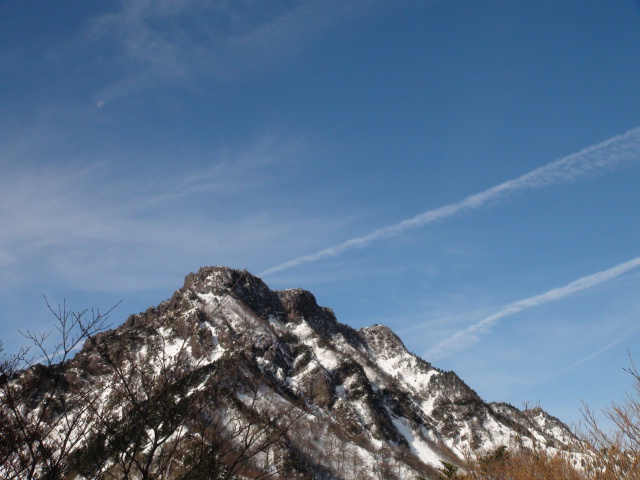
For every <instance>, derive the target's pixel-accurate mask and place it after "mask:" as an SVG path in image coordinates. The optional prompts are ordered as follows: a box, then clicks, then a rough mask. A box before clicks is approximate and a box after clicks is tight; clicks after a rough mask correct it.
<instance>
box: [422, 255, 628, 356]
mask: <svg viewBox="0 0 640 480" xmlns="http://www.w3.org/2000/svg"><path fill="white" fill-rule="evenodd" d="M639 266H640V257H636V258H634V259H632V260H629V261H628V262H624V263H621V264H619V265H616V266H615V267H612V268H609V269H608V270H604V271H602V272H598V273H594V274H592V275H587V276H585V277H581V278H579V279H578V280H575V281H573V282H571V283H569V284H567V285H565V286H563V287H559V288H554V289H552V290H549V291H547V292H545V293H543V294H540V295H535V296H533V297H529V298H525V299H523V300H518V301H517V302H513V303H510V304H509V305H507V306H505V307H503V308H501V309H500V310H499V311H497V312H496V313H493V314H491V315H489V316H488V317H485V318H484V319H482V320H480V321H479V322H477V323H474V324H473V325H470V326H468V327H466V328H465V329H463V330H460V331H458V332H457V333H455V334H454V335H452V336H451V337H449V338H448V339H446V340H444V341H442V342H440V343H438V344H437V345H436V346H435V347H433V348H431V349H430V350H428V351H427V352H426V353H425V354H424V356H425V358H428V359H429V360H438V359H440V358H443V357H446V356H448V355H451V354H452V353H455V352H458V351H460V350H463V349H465V348H467V347H469V346H471V345H473V344H475V343H476V342H478V341H479V339H480V335H482V334H485V333H487V332H488V331H489V330H490V329H491V327H493V326H494V325H495V324H496V323H497V322H498V321H499V320H501V319H503V318H506V317H509V316H511V315H515V314H516V313H519V312H522V311H523V310H527V309H529V308H533V307H537V306H538V305H542V304H545V303H549V302H554V301H556V300H560V299H562V298H565V297H568V296H569V295H573V294H574V293H577V292H580V291H582V290H587V289H589V288H593V287H595V286H597V285H600V284H601V283H604V282H606V281H608V280H612V279H614V278H616V277H619V276H620V275H623V274H624V273H626V272H628V271H630V270H633V269H634V268H637V267H639Z"/></svg>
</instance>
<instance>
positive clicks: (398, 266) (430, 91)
mask: <svg viewBox="0 0 640 480" xmlns="http://www.w3.org/2000/svg"><path fill="white" fill-rule="evenodd" d="M639 51H640V3H638V2H635V1H625V0H617V1H613V2H612V1H609V0H607V1H605V0H601V1H590V0H586V1H585V0H580V1H570V0H568V1H564V2H557V1H545V0H535V1H534V0H531V1H527V0H503V1H501V0H488V1H477V0H473V1H463V0H460V1H457V0H448V1H444V0H443V1H420V0H407V1H387V0H352V1H345V2H339V1H311V0H297V1H287V0H281V1H273V2H263V1H251V0H237V1H234V2H225V1H211V2H200V1H196V0H172V1H169V0H156V1H152V0H123V1H110V2H82V3H76V2H74V3H72V2H50V1H44V0H40V1H36V0H33V1H17V0H7V1H4V2H2V3H0V91H1V92H2V94H1V96H0V192H1V193H0V195H1V198H2V202H1V203H0V220H1V222H2V228H1V229H0V267H1V268H0V286H1V288H0V300H1V301H2V304H3V309H2V313H1V314H0V338H3V339H4V343H5V345H6V347H7V349H8V350H11V349H13V348H16V347H17V346H18V345H20V344H22V338H21V337H20V335H19V334H18V333H17V330H18V329H32V330H47V329H50V328H51V321H52V318H51V316H50V314H48V312H47V309H46V305H45V303H44V301H43V299H42V296H43V295H46V296H47V298H49V300H50V301H52V302H54V303H55V302H58V301H62V300H63V299H66V301H67V303H68V304H69V305H70V306H71V307H72V308H76V309H80V308H85V307H91V306H95V307H99V308H101V309H103V310H104V309H108V308H109V307H111V306H112V305H114V304H116V303H117V302H118V301H122V303H121V304H120V305H119V306H118V307H117V308H116V310H115V311H114V313H113V314H112V316H111V320H112V322H113V323H114V324H119V323H120V322H122V321H124V319H125V318H126V317H127V316H128V315H129V314H131V313H136V312H138V311H142V310H145V309H146V308H147V307H148V306H150V305H156V304H158V303H159V302H160V301H162V300H164V299H166V298H168V297H169V296H171V294H172V292H173V290H175V289H176V288H178V287H180V286H181V285H182V280H183V277H184V276H185V275H186V274H187V273H189V272H191V271H195V270H197V269H198V268H199V267H201V266H204V265H227V266H231V267H235V268H247V269H248V270H249V271H251V272H252V273H254V274H259V275H261V276H262V278H263V279H264V280H265V281H266V282H267V284H268V285H270V286H271V287H272V288H291V287H302V288H306V289H308V290H311V291H312V292H313V293H314V294H315V295H316V297H317V299H318V302H319V303H320V304H322V305H326V306H329V307H331V308H333V309H334V311H335V312H336V314H337V316H338V318H339V320H340V321H342V322H345V323H347V324H349V325H352V326H353V327H356V328H359V327H362V326H366V325H371V324H374V323H382V324H386V325H388V326H390V327H391V328H392V329H393V330H394V331H396V332H397V333H398V334H399V335H400V336H401V338H402V339H403V340H404V341H405V343H406V345H407V347H408V348H409V349H411V350H412V351H414V352H415V353H417V354H420V355H423V356H424V357H425V358H426V359H427V360H428V361H431V362H432V363H433V364H434V365H436V366H438V367H440V368H443V369H452V370H454V371H456V372H457V373H458V374H459V375H460V376H461V377H462V378H463V379H465V380H466V381H467V382H468V383H469V384H470V385H471V386H472V387H473V388H475V389H476V390H477V391H478V393H479V394H480V395H481V396H482V397H483V398H485V399H486V400H490V401H508V402H510V403H512V404H514V405H516V406H521V404H522V402H524V401H530V402H533V403H535V402H538V401H539V402H541V404H542V406H544V407H545V408H547V410H549V411H550V412H551V413H552V414H554V415H556V416H559V417H560V418H562V419H563V420H565V421H567V422H573V421H577V420H578V419H579V418H580V413H579V408H580V406H581V400H584V401H586V402H588V403H589V404H590V405H591V406H592V407H594V408H601V407H602V406H605V405H607V404H608V402H609V401H610V400H613V399H620V398H622V396H623V394H624V391H625V389H627V388H629V386H630V378H628V376H626V374H625V373H624V372H623V371H622V368H623V367H625V366H627V365H628V358H627V352H628V351H629V352H631V354H632V355H635V357H636V359H638V358H640V348H639V346H640V321H639V320H640V298H639V296H638V291H639V288H640V268H638V267H639V266H640V261H639V260H638V257H640V245H639V244H638V241H637V239H638V238H640V212H639V209H638V207H639V206H640V188H638V185H640V130H637V129H638V127H640V93H639V92H640V89H638V80H639V79H640V56H638V52H639Z"/></svg>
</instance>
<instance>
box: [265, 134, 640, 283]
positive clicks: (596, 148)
mask: <svg viewBox="0 0 640 480" xmlns="http://www.w3.org/2000/svg"><path fill="white" fill-rule="evenodd" d="M639 151H640V127H637V128H634V129H633V130H629V131H627V132H625V133H623V134H621V135H616V136H615V137H611V138H609V139H608V140H605V141H603V142H600V143H598V144H595V145H591V146H590V147H587V148H584V149H582V150H580V151H578V152H575V153H572V154H571V155H568V156H566V157H563V158H560V159H558V160H556V161H554V162H551V163H548V164H547V165H544V166H542V167H539V168H536V169H535V170H532V171H530V172H528V173H525V174H524V175H522V176H520V177H518V178H514V179H512V180H507V181H506V182H503V183H500V184H499V185H496V186H494V187H491V188H489V189H487V190H485V191H483V192H480V193H476V194H474V195H470V196H468V197H466V198H465V199H463V200H461V201H459V202H456V203H450V204H448V205H444V206H442V207H438V208H435V209H432V210H428V211H426V212H423V213H421V214H419V215H416V216H415V217H413V218H409V219H407V220H403V221H401V222H399V223H396V224H395V225H389V226H387V227H382V228H379V229H377V230H374V231H373V232H371V233H369V234H367V235H364V236H362V237H356V238H353V239H351V240H347V241H346V242H344V243H341V244H339V245H334V246H333V247H329V248H325V249H323V250H320V251H319V252H316V253H312V254H310V255H305V256H302V257H298V258H295V259H293V260H289V261H287V262H284V263H281V264H279V265H276V266H275V267H271V268H269V269H267V270H265V271H263V272H261V273H260V274H259V275H260V276H266V275H270V274H272V273H276V272H281V271H283V270H287V269H289V268H293V267H296V266H298V265H302V264H304V263H310V262H315V261H317V260H320V259H323V258H328V257H335V256H337V255H339V254H341V253H342V252H344V251H345V250H349V249H351V248H357V247H364V246H366V245H368V244H370V243H372V242H375V241H377V240H382V239H385V238H389V237H393V236H396V235H399V234H401V233H403V232H405V231H407V230H411V229H414V228H418V227H422V226H425V225H429V224H431V223H435V222H438V221H441V220H444V219H446V218H449V217H452V216H454V215H456V214H459V213H463V212H466V211H470V210H476V209H478V208H480V207H482V206H483V205H485V204H486V203H488V202H489V201H493V200H497V199H499V198H502V197H505V196H507V195H509V194H513V193H516V192H520V191H523V190H530V189H534V188H542V187H545V186H547V185H552V184H555V183H559V182H563V181H571V180H575V179H577V178H579V177H582V176H585V175H588V174H595V173H598V172H600V171H602V170H606V169H608V168H613V167H614V166H616V165H618V164H621V163H624V162H628V163H630V162H635V161H638V159H639V157H640V155H639V153H638V152H639Z"/></svg>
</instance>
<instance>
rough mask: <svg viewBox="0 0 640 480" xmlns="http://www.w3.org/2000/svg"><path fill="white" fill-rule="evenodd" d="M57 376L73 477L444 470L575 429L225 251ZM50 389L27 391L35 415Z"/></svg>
mask: <svg viewBox="0 0 640 480" xmlns="http://www.w3.org/2000/svg"><path fill="white" fill-rule="evenodd" d="M51 375H52V373H51V372H49V371H42V370H38V369H37V368H34V369H32V370H31V371H30V372H28V373H27V374H25V375H24V376H23V378H27V377H29V376H31V378H37V379H38V382H40V383H42V382H44V380H43V379H46V378H51ZM63 383H64V389H63V390H64V394H63V395H60V396H59V397H60V398H64V400H56V401H55V402H53V403H55V404H56V405H55V408H50V410H51V412H50V413H48V414H47V415H48V416H50V417H51V418H53V419H58V421H57V423H56V426H55V428H53V429H52V430H53V431H52V432H51V434H50V435H51V436H52V438H55V441H56V442H58V443H60V442H61V438H63V437H65V436H67V437H69V440H68V444H67V445H66V446H65V447H64V448H67V451H68V452H69V454H68V457H69V458H70V460H65V461H67V464H65V465H67V466H66V467H65V468H67V470H68V471H69V472H71V473H70V475H71V476H70V477H69V478H73V476H74V475H75V476H76V477H78V478H81V477H84V478H102V477H101V475H106V474H111V475H114V476H115V477H116V478H234V477H233V475H242V476H244V477H246V478H265V477H266V476H268V475H272V476H273V477H274V478H309V479H311V478H316V479H345V480H346V479H362V480H365V479H380V478H398V479H400V478H402V479H405V478H406V479H418V478H437V472H436V468H438V467H440V466H441V461H445V462H450V463H454V464H457V463H461V462H463V461H464V459H465V458H468V457H469V456H477V455H482V454H487V453H490V452H493V451H496V450H497V449H498V448H500V447H502V446H506V447H508V448H511V447H512V446H514V445H516V444H524V445H525V446H526V445H532V446H533V445H536V447H537V448H543V449H554V450H571V449H572V448H573V447H575V446H576V442H577V440H576V439H575V437H573V435H572V434H571V432H570V430H569V429H568V428H567V427H566V426H565V425H564V424H563V423H562V422H560V421H559V420H558V419H556V418H554V417H551V416H550V415H548V414H547V413H545V412H544V411H543V410H542V409H540V408H535V409H531V410H524V411H521V410H518V409H516V408H515V407H513V406H511V405H508V404H504V403H486V402H485V401H483V400H482V399H481V398H480V397H479V396H478V395H477V394H476V393H475V392H474V391H473V390H472V389H471V388H470V387H469V386H467V385H466V384H465V383H464V382H463V381H462V380H461V379H460V378H459V377H458V376H457V375H456V374H455V373H453V372H445V371H441V370H439V369H437V368H435V367H433V366H432V365H431V364H430V363H428V362H426V361H425V360H423V359H422V358H420V357H418V356H416V355H414V354H412V353H410V352H409V351H407V349H406V348H405V346H404V344H403V343H402V341H401V340H400V339H399V338H398V337H397V336H396V335H395V334H394V333H393V332H392V331H391V330H390V329H389V328H387V327H385V326H383V325H374V326H371V327H366V328H362V329H360V330H355V329H353V328H351V327H349V326H347V325H344V324H341V323H339V322H338V321H337V319H336V317H335V315H334V313H333V311H332V310H331V309H329V308H327V307H321V306H318V305H317V303H316V300H315V298H314V296H313V295H312V294H311V293H310V292H308V291H305V290H301V289H291V290H280V291H272V290H270V289H269V288H268V287H267V285H265V283H264V282H263V281H262V280H260V279H259V278H257V277H255V276H253V275H251V274H249V273H247V272H245V271H239V270H233V269H229V268H225V267H205V268H202V269H201V270H200V271H198V272H197V273H192V274H189V275H188V276H187V277H186V279H185V282H184V286H183V287H182V288H180V289H179V290H177V291H176V292H175V294H174V295H173V296H172V297H171V298H170V299H169V300H166V301H164V302H162V303H161V304H160V305H158V306H157V307H152V308H149V309H148V310H147V311H146V312H144V313H140V314H137V315H132V316H130V317H129V318H128V319H127V320H126V322H125V323H124V324H122V325H121V326H119V327H117V328H116V329H114V330H109V331H106V332H102V333H99V334H98V335H96V336H94V337H92V338H90V339H88V340H87V341H86V342H85V346H84V348H83V349H82V351H81V352H80V353H78V354H77V355H76V356H75V357H74V359H73V360H71V361H70V362H69V363H68V365H67V369H66V370H65V372H64V382H63ZM45 398H46V389H44V390H43V389H42V388H40V389H36V390H34V391H32V393H31V394H30V396H29V399H28V400H27V401H25V405H27V406H28V408H30V409H32V412H33V413H32V414H31V415H35V414H37V413H38V412H41V411H42V408H43V407H42V405H43V399H45ZM39 409H40V410H39ZM65 415H66V416H67V418H72V419H75V423H76V424H77V425H76V426H75V427H72V428H70V427H69V426H68V425H69V422H60V421H59V419H60V418H62V417H63V416H65ZM205 446H206V448H207V449H208V450H207V451H206V452H205V453H201V454H200V453H199V454H198V455H199V456H198V455H196V454H195V453H193V452H196V451H197V452H200V450H202V452H204V450H205V448H204V447H205ZM198 448H199V449H200V450H198ZM185 452H190V453H189V454H186V453H185ZM205 457H206V458H209V457H210V458H209V460H206V461H205ZM207 462H209V463H207ZM147 464H148V466H147V467H145V465H147ZM194 465H195V466H194ZM143 467H144V468H146V472H147V474H148V475H147V476H145V475H143V474H140V475H138V473H139V472H143V473H144V472H145V470H144V468H143ZM39 468H44V467H39ZM162 468H165V471H171V472H173V473H171V475H172V476H169V477H161V476H160V474H158V475H157V476H155V477H154V476H153V472H156V473H157V472H160V471H161V470H162ZM127 469H129V470H127ZM204 471H207V472H209V473H208V474H207V475H209V476H206V475H205V476H198V474H199V473H198V472H200V473H202V472H204ZM4 472H5V474H6V473H7V470H6V469H5V471H4ZM135 472H138V473H135ZM212 472H213V473H212ZM149 475H150V476H149ZM190 475H191V476H190ZM203 475H204V474H203ZM216 475H217V476H216ZM225 475H226V476H225Z"/></svg>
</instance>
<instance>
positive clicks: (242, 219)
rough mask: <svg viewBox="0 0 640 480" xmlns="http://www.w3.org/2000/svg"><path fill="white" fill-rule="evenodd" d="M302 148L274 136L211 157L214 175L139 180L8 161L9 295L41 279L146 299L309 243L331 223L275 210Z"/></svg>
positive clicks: (104, 169) (126, 172)
mask: <svg viewBox="0 0 640 480" xmlns="http://www.w3.org/2000/svg"><path fill="white" fill-rule="evenodd" d="M303 149H304V142H302V141H301V140H300V139H299V138H293V139H281V138H279V137H277V136H274V135H266V136H261V137H259V138H257V139H256V140H255V141H247V142H246V145H242V146H236V147H233V146H232V147H226V148H222V149H220V151H216V152H210V153H208V154H207V157H210V158H209V162H208V163H209V165H208V166H201V167H199V168H194V167H189V165H188V164H182V165H181V166H180V168H176V169H171V170H167V169H166V168H164V169H157V170H154V169H149V170H144V171H142V172H138V171H136V170H135V169H128V167H125V166H122V165H119V164H118V163H117V162H115V163H114V162H113V161H109V159H104V160H102V161H100V160H96V161H95V163H94V164H92V165H91V166H89V167H82V163H83V162H81V161H77V162H74V161H72V160H68V159H67V160H66V162H65V161H62V160H61V161H60V162H54V161H51V162H50V163H49V164H47V163H42V164H40V165H31V166H30V165H26V166H25V165H23V164H21V163H20V162H0V191H2V199H3V201H2V202H1V203H0V219H1V221H0V225H1V226H2V228H0V266H2V271H1V272H0V285H6V284H10V283H11V282H15V280H16V279H17V276H25V277H26V276H29V275H33V273H34V269H35V270H39V271H40V273H41V272H43V271H46V272H48V273H53V274H54V276H55V277H56V278H62V279H63V280H64V281H63V282H62V284H72V285H77V286H80V287H82V288H84V289H90V290H91V289H104V290H108V289H112V290H118V289H125V288H130V289H134V288H135V289H145V288H149V287H155V286H157V285H158V284H163V282H165V281H166V276H165V273H166V272H173V271H177V272H180V273H183V272H184V270H185V269H186V268H197V267H199V266H202V265H205V264H228V265H232V266H237V267H239V268H244V267H250V266H252V265H253V264H259V263H260V262H261V261H262V260H261V255H263V254H264V251H271V252H274V253H278V254H280V255H282V254H284V252H286V251H287V249H289V248H291V247H292V246H293V245H294V244H295V245H297V242H303V244H306V242H312V241H313V238H314V232H316V234H317V232H318V231H320V230H322V229H323V228H324V227H323V225H324V223H326V220H324V219H321V218H309V217H308V216H302V215H299V214H298V213H297V212H293V211H282V210H278V209H277V208H275V206H277V205H279V202H280V201H281V198H280V197H279V196H278V194H277V192H279V191H281V189H278V188H277V187H282V185H286V183H287V182H288V181H290V177H289V176H288V175H287V174H290V173H291V170H292V164H293V163H294V162H295V163H299V162H300V161H301V157H302V156H303V155H302V150H303ZM3 152H4V149H0V157H3V158H4V157H5V155H1V154H2V153H3ZM12 153H13V150H12V151H10V152H8V154H12ZM25 155H27V154H25ZM35 155H36V156H38V155H39V153H38V152H36V154H35ZM27 156H28V155H27ZM202 163H205V162H202ZM285 172H286V173H287V174H285ZM265 192H268V194H267V193H265ZM274 192H275V193H274ZM258 246H260V248H258ZM158 272H160V273H158ZM40 273H39V274H40Z"/></svg>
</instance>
